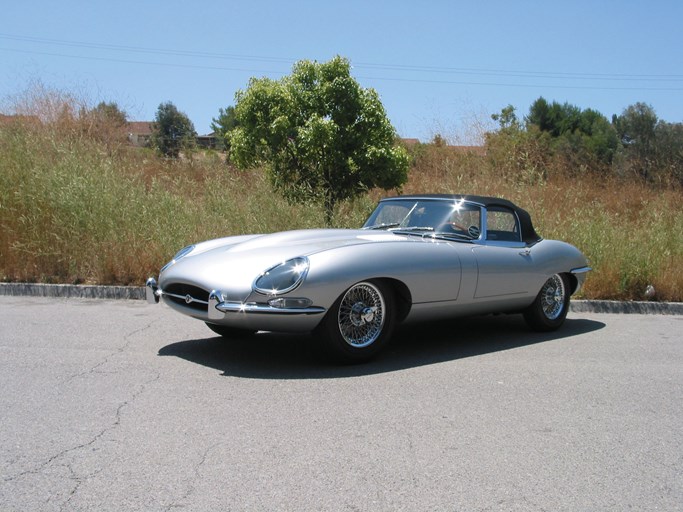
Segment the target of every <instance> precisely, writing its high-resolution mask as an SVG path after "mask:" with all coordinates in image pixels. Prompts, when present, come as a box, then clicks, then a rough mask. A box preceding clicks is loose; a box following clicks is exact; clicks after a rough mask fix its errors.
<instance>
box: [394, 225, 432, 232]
mask: <svg viewBox="0 0 683 512" xmlns="http://www.w3.org/2000/svg"><path fill="white" fill-rule="evenodd" d="M392 231H394V232H397V231H434V228H433V227H431V226H404V227H402V228H396V229H392Z"/></svg>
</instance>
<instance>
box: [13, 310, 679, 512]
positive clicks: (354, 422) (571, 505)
mask: <svg viewBox="0 0 683 512" xmlns="http://www.w3.org/2000/svg"><path fill="white" fill-rule="evenodd" d="M681 327H683V317H681V316H675V315H673V316H658V315H647V316H645V315H610V314H598V313H571V314H570V316H569V319H568V321H567V325H566V326H565V328H564V329H563V330H562V331H561V332H559V333H556V334H551V335H548V334H539V333H529V332H528V331H527V330H526V329H525V327H524V325H523V322H522V321H521V320H520V319H518V318H516V317H494V318H491V317H487V318H480V319H472V320H465V321H459V322H451V323H447V324H438V325H430V326H422V327H409V328H404V329H401V331H400V333H399V334H398V336H397V339H396V340H395V342H394V343H393V344H392V345H391V346H389V347H388V349H387V351H386V353H385V354H383V356H382V357H381V358H380V359H378V360H377V361H375V362H372V363H370V364H367V365H362V366H349V367H332V366H328V365H325V364H323V363H320V362H318V361H317V360H316V359H315V358H314V357H313V356H312V354H311V349H310V343H312V342H314V340H313V339H312V338H310V337H307V336H293V335H277V334H272V333H259V334H258V335H257V336H256V337H255V338H251V339H242V340H232V341H230V342H228V341H225V340H222V339H220V338H218V337H216V336H215V335H214V334H213V333H212V332H211V331H209V330H208V329H207V328H206V327H205V326H204V325H203V324H202V323H201V322H197V321H193V320H191V319H187V318H185V317H182V316H180V315H177V314H175V313H173V312H172V311H171V310H170V309H168V308H167V307H165V306H150V305H148V304H146V303H144V302H141V301H101V300H85V299H68V300H67V299H48V298H27V297H0V356H1V357H0V365H1V366H0V390H2V391H1V392H0V414H1V421H0V511H3V512H6V511H26V510H31V511H37V512H40V511H86V510H93V511H109V510H111V511H121V510H126V511H128V510H131V511H137V510H140V511H174V510H187V511H195V510H197V511H200V510H202V511H203V510H268V511H273V510H349V511H353V510H373V511H374V510H392V511H393V510H468V511H470V510H492V511H496V510H500V511H509V510H626V509H629V508H630V509H634V510H667V511H675V510H683V476H682V475H683V431H682V429H681V425H683V410H682V408H681V407H680V403H682V402H683V364H682V363H683V337H682V336H681V334H680V332H681V331H683V329H681Z"/></svg>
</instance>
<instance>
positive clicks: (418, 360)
mask: <svg viewBox="0 0 683 512" xmlns="http://www.w3.org/2000/svg"><path fill="white" fill-rule="evenodd" d="M603 327H605V324H604V323H602V322H597V321H594V320H587V319H571V318H570V319H567V320H566V321H565V324H564V325H563V326H562V328H561V329H559V330H558V331H555V332H551V333H538V332H532V331H529V329H528V328H527V327H526V324H525V323H524V321H523V319H522V317H521V316H519V315H509V316H506V315H502V316H485V317H475V318H467V319H459V320H452V321H448V322H438V323H429V324H416V325H411V326H402V327H399V328H398V329H397V331H396V332H395V333H394V338H393V339H392V341H391V343H390V344H389V345H387V346H386V347H385V348H384V350H383V351H382V352H381V353H380V354H379V355H378V357H377V358H376V359H374V360H372V361H370V362H368V363H364V364H358V365H333V364H330V363H329V362H325V361H322V360H321V359H320V358H319V357H317V355H316V354H317V352H316V350H315V347H314V344H315V343H316V339H315V337H314V336H313V335H301V334H281V333H270V332H259V333H258V334H256V335H254V336H250V337H245V338H240V339H229V340H227V339H223V338H221V337H215V336H214V337H207V338H203V339H195V340H187V341H180V342H175V343H171V344H169V345H166V346H165V347H163V348H161V349H160V350H159V355H160V356H174V357H179V358H181V359H185V360H187V361H190V362H192V363H195V364H200V365H203V366H207V367H209V368H214V369H216V370H218V371H220V372H222V374H223V375H225V376H232V377H241V378H251V379H325V378H345V377H357V376H363V375H373V374H378V373H386V372H393V371H399V370H404V369H408V368H416V367H420V366H425V365H430V364H435V363H443V362H447V361H455V360H457V359H462V358H468V357H477V356H481V355H484V354H489V353H492V352H500V351H504V350H512V349H517V348H521V347H525V346H529V345H534V344H537V343H551V342H552V343H554V342H558V343H559V342H562V343H570V342H571V341H572V340H571V338H573V337H576V336H581V335H582V334H587V333H590V332H593V331H597V330H599V329H602V328H603Z"/></svg>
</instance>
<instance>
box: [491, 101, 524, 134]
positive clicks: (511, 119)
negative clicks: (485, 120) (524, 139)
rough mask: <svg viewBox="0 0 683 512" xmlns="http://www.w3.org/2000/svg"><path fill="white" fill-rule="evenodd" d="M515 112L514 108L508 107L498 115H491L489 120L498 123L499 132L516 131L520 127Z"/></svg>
mask: <svg viewBox="0 0 683 512" xmlns="http://www.w3.org/2000/svg"><path fill="white" fill-rule="evenodd" d="M515 110H516V109H515V107H513V106H512V105H508V106H507V107H505V108H504V109H502V110H501V111H500V114H492V115H491V119H493V120H494V121H496V122H498V124H499V125H500V129H501V131H517V130H519V128H520V126H519V120H518V119H517V114H515Z"/></svg>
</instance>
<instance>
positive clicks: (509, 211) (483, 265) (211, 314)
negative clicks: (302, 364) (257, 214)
mask: <svg viewBox="0 0 683 512" xmlns="http://www.w3.org/2000/svg"><path fill="white" fill-rule="evenodd" d="M589 270H591V269H590V268H589V267H588V264H587V261H586V258H585V257H584V255H583V254H582V253H581V252H580V251H579V250H578V249H576V248H575V247H574V246H572V245H569V244H567V243H565V242H559V241H555V240H544V239H542V238H541V237H540V236H539V235H538V234H537V233H536V231H535V230H534V227H533V225H532V222H531V218H530V216H529V214H528V213H527V212H526V211H525V210H523V209H521V208H519V207H517V206H516V205H514V204H513V203H511V202H510V201H507V200H505V199H499V198H494V197H480V196H469V195H465V196H461V195H410V196H399V197H391V198H387V199H383V200H382V201H380V203H379V205H378V206H377V208H376V209H375V210H374V212H373V213H372V214H371V215H370V217H369V218H368V220H367V221H366V223H365V225H364V226H363V227H362V228H361V229H319V230H318V229H314V230H299V231H287V232H282V233H275V234H268V235H247V236H231V237H227V238H221V239H217V240H210V241H207V242H202V243H198V244H195V245H190V246H188V247H185V248H183V249H181V250H180V251H179V252H178V253H177V254H176V255H175V256H174V257H173V259H172V260H171V261H170V262H169V263H167V264H166V265H165V266H164V267H163V268H162V269H161V272H160V274H159V278H158V282H157V280H156V279H154V278H150V279H149V280H148V281H147V300H148V302H150V303H158V302H159V300H160V299H161V300H163V301H164V302H165V303H166V304H167V305H168V306H170V307H171V308H173V309H174V310H176V311H178V312H180V313H183V314H185V315H188V316H191V317H193V318H197V319H199V320H202V321H204V322H206V324H207V325H208V327H209V328H211V329H212V330H213V331H214V332H216V333H217V334H219V335H221V336H224V337H232V336H245V335H248V334H250V333H251V334H253V333H255V332H256V331H259V330H262V331H283V332H302V333H303V332H313V333H314V339H315V342H316V343H319V344H320V345H321V346H322V347H323V348H324V349H325V351H326V353H328V354H330V355H331V356H333V357H334V358H335V359H337V360H343V361H346V362H361V361H365V360H368V359H369V358H371V357H373V356H374V355H375V354H377V352H378V351H379V350H380V349H381V348H382V347H383V346H384V345H385V344H386V343H387V341H388V340H389V339H390V337H391V334H392V331H393V330H394V328H395V327H396V325H398V324H399V323H402V322H417V321H429V320H434V319H444V318H454V317H460V316H465V315H478V314H490V313H521V314H523V315H524V318H525V319H526V322H527V323H528V325H529V326H530V327H531V328H532V329H534V330H541V331H551V330H554V329H557V328H559V327H560V326H561V325H562V324H563V322H564V320H565V317H566V315H567V310H568V308H569V298H570V296H571V295H572V294H573V293H575V292H576V291H577V290H579V288H580V287H581V285H582V283H583V281H584V279H585V276H586V273H587V272H588V271H589Z"/></svg>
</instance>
